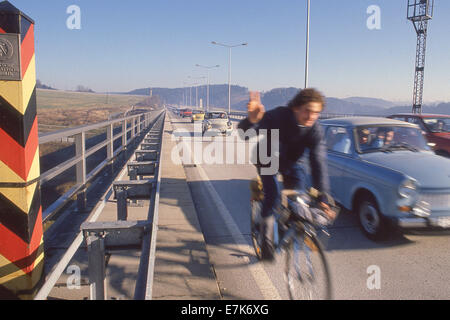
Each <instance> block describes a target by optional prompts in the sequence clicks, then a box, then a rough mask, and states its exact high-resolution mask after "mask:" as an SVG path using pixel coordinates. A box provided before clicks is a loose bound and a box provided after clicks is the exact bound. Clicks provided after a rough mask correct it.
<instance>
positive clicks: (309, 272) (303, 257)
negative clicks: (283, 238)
mask: <svg viewBox="0 0 450 320" xmlns="http://www.w3.org/2000/svg"><path fill="white" fill-rule="evenodd" d="M284 254H285V261H286V269H285V277H286V283H287V288H288V292H289V298H290V299H291V300H329V299H331V280H330V273H329V269H328V263H327V260H326V258H325V254H324V251H323V249H322V245H321V244H320V242H319V241H318V240H317V238H316V237H315V236H311V235H309V234H307V233H303V234H300V235H297V236H296V237H294V238H293V239H292V241H291V243H290V244H289V246H288V248H286V250H285V253H284Z"/></svg>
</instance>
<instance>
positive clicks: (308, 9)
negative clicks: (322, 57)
mask: <svg viewBox="0 0 450 320" xmlns="http://www.w3.org/2000/svg"><path fill="white" fill-rule="evenodd" d="M307 1H308V8H307V11H308V13H307V19H306V20H307V23H306V61H305V89H306V88H308V77H309V21H310V5H311V2H310V0H307Z"/></svg>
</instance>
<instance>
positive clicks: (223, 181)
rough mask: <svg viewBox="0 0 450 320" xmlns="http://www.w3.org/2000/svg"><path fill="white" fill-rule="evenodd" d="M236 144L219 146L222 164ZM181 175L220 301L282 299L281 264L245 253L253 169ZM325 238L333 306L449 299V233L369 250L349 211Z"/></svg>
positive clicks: (217, 168)
mask: <svg viewBox="0 0 450 320" xmlns="http://www.w3.org/2000/svg"><path fill="white" fill-rule="evenodd" d="M171 117H172V121H173V124H174V128H176V129H178V130H180V129H184V130H185V131H188V132H190V134H186V133H184V134H182V135H183V136H190V135H193V131H194V126H193V124H191V123H189V121H188V120H187V119H180V118H179V117H177V116H174V115H173V114H172V115H171ZM200 139H201V138H200ZM199 143H200V145H201V146H202V147H203V151H204V153H205V152H206V153H209V154H212V155H214V152H212V151H211V150H212V147H211V146H212V145H211V142H210V141H202V140H200V142H199ZM242 144H245V143H244V142H242V141H239V140H235V141H232V142H229V143H225V144H224V148H223V149H224V151H223V152H224V157H226V156H227V152H228V154H229V153H230V152H231V151H230V150H232V149H233V148H234V149H235V150H236V148H237V147H238V146H242ZM208 146H209V149H208ZM227 147H228V150H227ZM205 150H206V151H205ZM219 154H220V152H219ZM229 155H230V154H229ZM234 156H236V155H234ZM230 157H231V158H233V157H232V156H231V155H230ZM247 162H248V161H247ZM185 170H186V176H187V179H188V182H189V186H190V190H191V193H192V196H193V199H194V203H195V206H196V209H197V212H198V216H199V220H200V224H201V227H202V231H203V233H204V236H205V239H206V242H207V249H208V253H209V256H210V261H211V263H212V264H213V265H214V269H215V272H216V276H217V280H218V285H219V288H220V291H221V294H222V296H223V297H224V298H225V299H279V298H281V299H286V298H287V292H286V290H285V285H284V278H283V274H282V271H281V270H282V269H283V268H282V266H283V265H282V263H281V262H280V261H277V262H276V263H274V264H268V263H259V262H257V261H256V260H255V258H254V255H253V249H252V247H251V242H250V236H249V234H250V224H249V218H248V215H249V212H250V207H249V197H250V194H249V190H248V183H249V180H250V179H251V178H253V177H254V176H255V175H256V170H255V168H254V167H253V166H252V165H251V164H225V165H223V164H205V163H203V164H197V166H196V167H193V166H186V167H185ZM330 232H331V238H329V240H328V244H327V252H326V254H327V258H328V260H329V264H330V267H331V275H332V284H333V293H334V299H450V285H449V284H450V272H449V270H450V250H449V249H450V234H449V233H442V232H440V233H429V232H428V233H424V232H422V233H416V234H403V235H402V234H396V235H392V237H391V238H390V239H389V240H386V241H384V242H382V243H374V242H372V241H370V240H368V239H366V238H365V237H364V236H363V235H362V233H361V232H360V230H359V228H358V226H357V223H356V217H355V216H354V215H352V214H351V213H348V212H343V213H342V214H341V215H340V217H339V218H338V220H337V221H336V223H335V225H334V226H333V227H332V228H331V229H330ZM371 266H376V268H379V269H378V270H379V271H380V276H381V277H380V288H379V289H372V290H371V289H368V279H369V277H370V276H371V275H373V273H372V272H373V271H372V269H370V267H371ZM368 268H369V270H368ZM369 272H370V273H369ZM371 279H373V278H371ZM369 282H370V283H372V284H373V282H371V281H369Z"/></svg>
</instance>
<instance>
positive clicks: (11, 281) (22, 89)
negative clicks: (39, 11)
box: [0, 1, 44, 299]
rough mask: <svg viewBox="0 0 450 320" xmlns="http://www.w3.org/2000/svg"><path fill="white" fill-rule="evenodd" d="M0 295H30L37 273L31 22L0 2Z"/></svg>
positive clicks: (39, 247) (39, 243)
mask: <svg viewBox="0 0 450 320" xmlns="http://www.w3.org/2000/svg"><path fill="white" fill-rule="evenodd" d="M0 62H1V68H0V298H2V299H32V298H33V296H34V295H35V294H36V291H37V285H38V283H39V280H40V279H41V277H42V271H43V262H44V243H43V231H42V207H41V194H40V186H39V182H38V181H39V177H40V169H39V142H38V122H37V117H36V64H35V63H36V60H35V52H34V21H33V20H32V19H31V18H29V17H28V16H26V15H25V14H24V13H23V12H21V11H20V10H19V9H17V8H15V7H14V6H13V5H12V4H11V3H9V2H8V1H3V2H0Z"/></svg>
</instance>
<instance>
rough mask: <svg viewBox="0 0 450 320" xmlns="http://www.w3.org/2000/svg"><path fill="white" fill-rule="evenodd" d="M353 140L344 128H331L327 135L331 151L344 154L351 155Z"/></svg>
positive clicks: (328, 146)
mask: <svg viewBox="0 0 450 320" xmlns="http://www.w3.org/2000/svg"><path fill="white" fill-rule="evenodd" d="M351 141H352V140H351V138H350V134H349V132H348V130H347V129H346V128H344V127H337V126H336V127H329V128H328V130H327V133H326V143H327V148H328V150H329V151H334V152H338V153H343V154H350V153H351V144H352V142H351Z"/></svg>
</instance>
